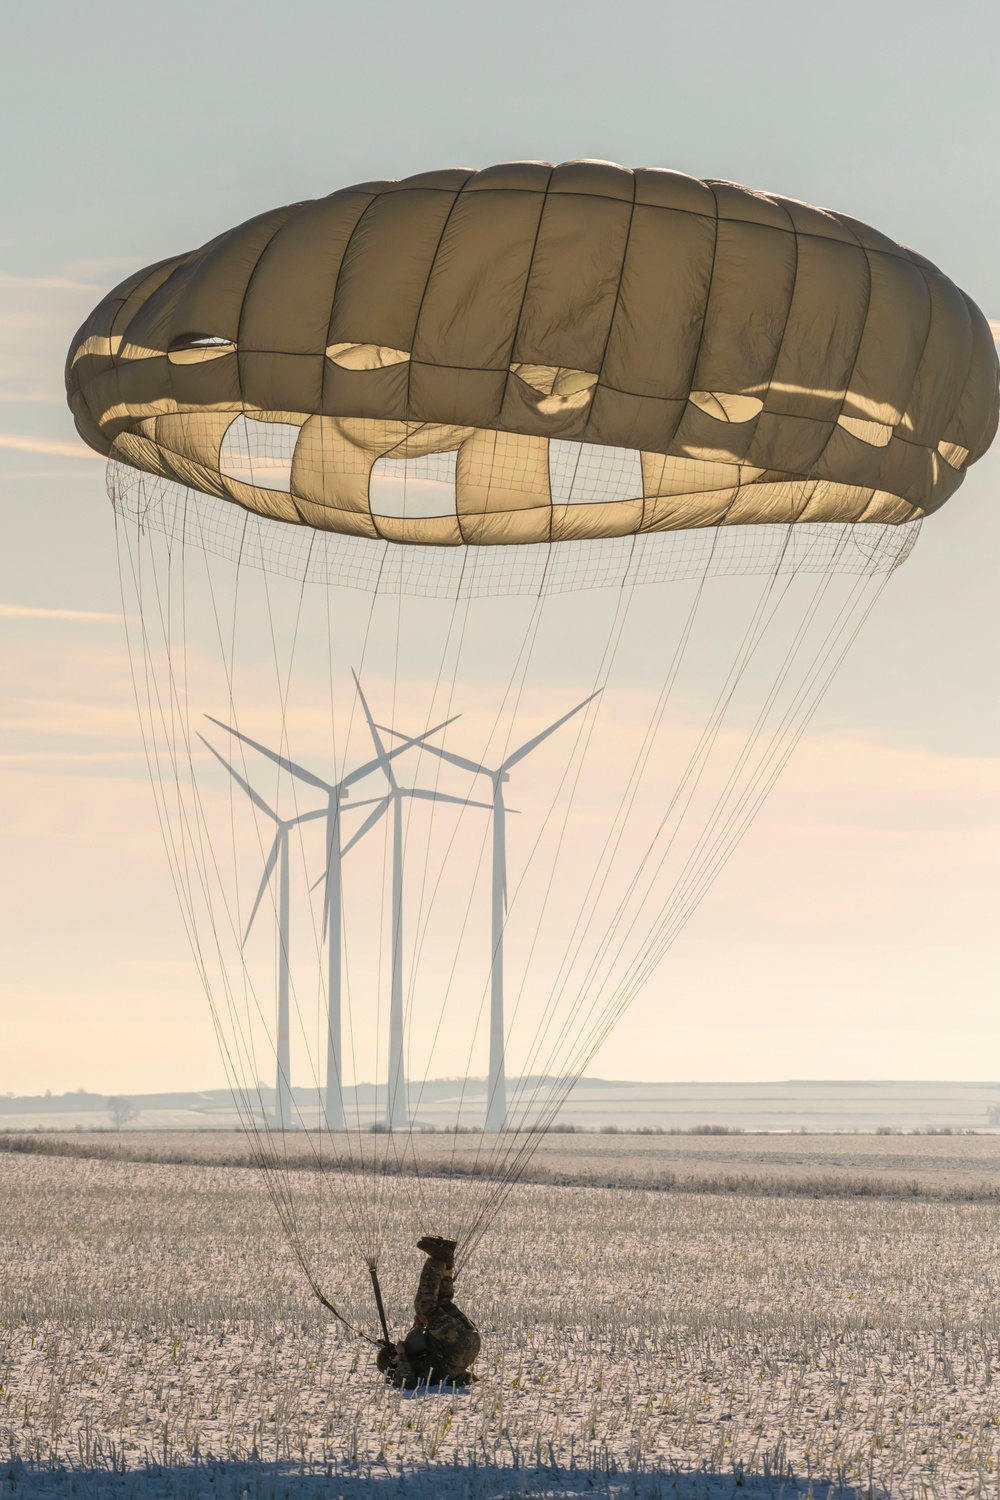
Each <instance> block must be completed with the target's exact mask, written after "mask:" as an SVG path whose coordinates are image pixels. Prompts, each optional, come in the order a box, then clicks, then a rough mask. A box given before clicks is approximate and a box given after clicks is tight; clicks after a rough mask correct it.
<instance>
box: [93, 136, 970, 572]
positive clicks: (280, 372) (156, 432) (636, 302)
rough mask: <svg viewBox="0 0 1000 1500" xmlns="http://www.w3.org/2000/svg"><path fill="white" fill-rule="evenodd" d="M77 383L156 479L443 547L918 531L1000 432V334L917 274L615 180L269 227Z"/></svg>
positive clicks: (942, 280)
mask: <svg viewBox="0 0 1000 1500" xmlns="http://www.w3.org/2000/svg"><path fill="white" fill-rule="evenodd" d="M67 384H68V392H69V400H70V404H71V406H72V409H73V412H74V415H75V417H76V422H77V426H78V428H79V431H80V433H81V435H82V436H83V437H84V439H85V440H86V441H87V442H88V443H89V444H90V445H91V446H92V447H94V448H96V449H98V451H100V452H102V453H106V454H110V455H112V456H113V457H115V458H116V459H119V460H121V461H124V462H125V463H127V464H130V465H132V466H134V467H135V468H138V469H141V470H146V471H148V472H150V473H152V474H156V475H160V476H163V477H164V478H167V479H175V480H177V481H179V482H180V483H181V484H183V485H186V486H190V487H192V488H194V489H197V490H201V491H203V492H206V493H208V494H211V495H215V496H219V497H221V498H223V499H229V500H233V501H235V502H236V503H237V504H239V505H241V506H243V507H245V508H246V509H247V510H250V511H254V512H257V513H259V514H261V515H264V516H269V517H272V518H274V519H279V520H284V521H289V522H297V523H301V524H304V525H307V526H310V527H314V528H318V529H322V530H326V531H334V532H341V533H346V534H349V535H354V536H359V537H372V538H383V539H386V540H389V541H395V542H408V543H430V544H437V545H459V544H462V543H468V544H473V545H490V544H497V543H501V544H503V543H532V542H534V543H538V542H550V541H562V540H570V539H582V538H601V537H613V536H628V535H631V534H635V533H641V532H655V531H666V530H678V529H686V528H692V527H714V526H719V525H748V524H749V525H755V524H773V523H781V524H787V523H789V522H817V521H819V522H822V521H837V522H852V521H871V522H881V523H887V522H888V523H902V522H906V521H911V520H914V519H918V518H920V517H921V516H923V515H926V514H927V513H929V512H931V511H934V510H936V509H938V508H939V507H940V506H941V505H942V504H943V503H944V502H945V501H946V500H947V499H948V497H949V496H950V495H951V494H953V493H954V491H955V490H956V489H957V487H958V485H959V484H960V483H961V481H962V478H963V476H964V472H965V469H966V468H967V466H968V465H969V464H970V463H972V462H974V461H975V460H976V459H977V458H979V457H980V456H981V454H982V453H983V452H984V451H985V450H986V448H987V447H988V446H989V443H990V441H991V439H992V436H993V433H994V431H995V429H996V425H997V358H996V351H995V349H994V345H993V341H992V337H991V334H990V330H989V327H988V324H987V322H986V319H985V318H984V317H983V315H982V313H981V312H980V311H979V309H978V308H977V307H976V306H975V304H974V303H972V302H971V301H970V299H969V298H968V297H966V296H965V295H964V293H962V292H961V291H960V290H959V289H958V288H957V287H956V286H955V285H954V284H953V283H952V282H951V281H949V280H948V278H947V277H946V276H943V275H942V274H941V272H940V271H938V270H937V268H936V267H935V266H933V265H932V264H931V263H930V262H929V261H927V260H925V259H924V258H923V257H922V256H920V255H917V254H915V253H914V252H913V251H911V250H907V249H904V248H903V247H902V246H900V245H897V244H895V243H893V242H892V241H891V240H889V239H887V238H886V237H885V236H884V235H882V234H879V233H878V232H877V231H875V230H873V229H870V228H868V227H867V226H866V225H864V224H861V223H858V222H857V221H856V220H854V219H851V218H850V217H848V216H846V215H844V214H835V213H831V212H829V211H827V210H824V209H817V208H812V207H809V206H808V205H806V204H804V203H799V202H795V201H793V200H790V199H786V198H780V197H776V196H775V195H773V194H763V193H758V192H752V191H750V190H748V189H746V188H742V187H737V186H735V185H733V184H731V183H726V182H716V181H708V182H701V181H699V180H697V179H696V178H692V177H687V176H684V175H683V174H681V173H678V172H670V171H663V170H659V169H642V170H637V171H630V170H628V169H626V168H623V167H619V166H614V165H612V164H610V163H606V162H594V161H577V162H569V163H566V164H564V165H562V166H557V167H552V166H549V165H547V164H544V163H539V162H513V163H507V164H503V165H499V166H494V167H489V168H487V169H486V170H484V171H480V172H473V171H466V170H448V171H441V172H430V173H424V174H421V175H420V176H416V177H410V178H406V179H404V180H403V181H398V182H395V181H389V182H373V183H363V184H360V185H358V186H356V187H350V188H345V189H343V190H342V191H340V192H336V193H333V194H331V195H330V196H329V197H327V198H322V199H318V200H316V201H314V202H305V203H294V204H291V205H288V206H287V207H284V208H279V209H275V210H274V211H272V212H270V213H264V214H260V215H258V216H257V217H256V218H253V219H250V220H249V221H248V222H247V223H245V224H242V225H240V226H239V227H237V228H235V229H233V230H230V231H229V232H228V233H226V234H223V235H221V236H219V237H218V238H217V239H215V240H212V241H210V242H209V244H207V245H205V246H204V247H202V248H201V249H199V250H196V251H193V252H192V253H190V254H187V255H180V256H176V257H173V258H172V259H169V260H165V261H162V262H160V263H159V264H158V265H156V266H153V267H150V268H147V269H146V270H144V271H141V272H139V273H138V274H137V275H135V276H133V277H131V278H130V279H129V280H128V281H125V282H123V283H122V285H121V286H120V287H118V288H117V289H116V290H115V291H113V292H111V293H110V294H109V295H108V296H107V297H106V298H105V299H104V300H103V301H102V302H101V303H100V305H99V306H98V307H97V308H96V309H95V311H94V313H93V314H92V315H91V317H90V318H89V319H88V320H87V322H86V323H85V324H84V326H83V328H81V330H80V332H79V334H78V335H77V337H76V339H75V340H74V343H73V347H72V349H71V351H70V356H69V364H68V372H67ZM404 480H405V481H407V485H406V488H405V491H404V487H403V481H404Z"/></svg>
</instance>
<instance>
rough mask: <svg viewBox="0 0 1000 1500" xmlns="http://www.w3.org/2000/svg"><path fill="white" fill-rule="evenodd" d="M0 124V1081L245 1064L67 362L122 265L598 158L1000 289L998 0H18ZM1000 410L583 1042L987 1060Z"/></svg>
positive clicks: (213, 1081) (694, 1065)
mask: <svg viewBox="0 0 1000 1500" xmlns="http://www.w3.org/2000/svg"><path fill="white" fill-rule="evenodd" d="M4 33H5V47H4V52H3V58H2V61H0V128H2V131H3V139H4V141H5V142H6V143H7V148H6V151H5V162H4V187H3V202H4V213H3V218H2V222H0V504H2V506H3V511H4V518H5V546H4V548H3V553H2V556H0V636H2V638H3V647H2V651H0V724H2V730H0V829H2V832H3V842H4V849H5V857H4V859H3V861H2V863H0V886H2V897H0V946H2V951H3V955H4V958H3V964H2V966H0V969H2V978H0V984H2V991H0V1092H2V1091H10V1092H16V1093H29V1092H36V1091H43V1090H44V1089H46V1088H51V1089H52V1090H53V1091H55V1092H59V1091H62V1090H63V1089H70V1088H77V1087H86V1088H88V1089H93V1090H95V1091H106V1092H109V1093H111V1092H142V1091H145V1090H152V1089H158V1088H178V1089H180V1088H201V1087H211V1086H217V1085H218V1084H219V1083H220V1082H221V1081H222V1075H221V1068H220V1064H219V1060H218V1057H217V1053H216V1050H215V1042H214V1038H213V1035H212V1031H211V1027H210V1025H209V1019H208V1012H207V1007H206V1004H205V1000H204V997H203V995H202V993H201V990H200V988H199V985H198V981H197V976H196V974H195V972H194V968H193V966H192V964H191V961H190V958H189V955H188V950H187V947H186V943H185V939H184V934H183V930H182V927H181V923H180V920H179V917H178V916H177V914H176V911H175V910H174V909H173V907H172V905H171V897H170V890H169V880H168V879H167V876H166V872H165V866H164V861H163V851H162V847H161V844H160V841H159V831H158V827H157V823H156V817H155V811H154V807H153V802H152V798H151V796H150V793H149V789H148V787H147V785H146V784H145V782H144V776H145V769H144V766H143V764H142V760H141V755H140V752H139V745H138V739H137V734H136V728H135V718H134V704H133V702H132V697H131V692H132V690H131V682H130V678H129V675H128V667H127V662H126V658H125V650H124V640H123V632H122V627H121V624H120V610H121V600H120V592H119V581H118V575H117V564H116V553H115V546H114V539H113V528H112V517H111V511H110V507H109V505H108V503H107V500H106V498H105V496H104V477H103V465H102V462H101V461H100V460H99V459H98V458H97V457H96V455H93V454H91V453H89V451H88V450H87V449H86V448H84V447H83V445H82V444H81V443H80V442H79V441H78V440H77V439H76V437H75V434H74V431H73V427H72V422H71V420H70V417H69V413H68V411H67V409H66V407H65V404H64V398H63V394H62V362H63V359H64V355H65V350H66V347H67V345H68V343H69V340H70V338H71V337H72V334H73V332H74V331H75V329H76V327H77V326H78V324H79V323H80V322H81V321H82V319H83V317H84V316H85V315H86V313H87V312H88V311H89V310H90V308H91V307H92V306H93V305H94V303H96V302H97V301H98V300H99V298H100V297H101V295H102V294H103V292H104V291H105V290H106V289H107V288H108V287H109V286H111V285H113V284H114V283H115V282H116V281H117V280H119V279H121V278H122V277H123V276H124V275H126V274H127V273H128V272H129V271H131V270H132V269H134V268H136V267H138V266H141V265H144V264H146V263H149V262H151V261H154V260H157V259H160V258H162V257H164V256H166V255H168V254H171V253H173V252H175V251H178V250H184V249H188V248H190V247H191V246H192V245H195V244H197V243H200V242H201V241H203V240H205V239H208V238H209V237H211V236H212V235H214V234H215V233H217V232H218V231H220V230H221V229H224V228H226V227H229V226H230V225H232V224H235V223H237V222H239V221H240V220H242V219H244V218H246V217H248V216H250V215H251V214H254V213H257V212H259V211H261V210H264V209H266V208H269V207H273V206H274V205H276V204H279V203H283V202H289V201H293V200H297V199H299V198H303V197H315V196H320V195H322V194H324V193H326V192H329V191H332V190H333V189H335V188H337V187H341V186H344V185H347V184H349V183H351V182H355V181H364V180H367V179H371V178H377V177H401V176H405V175H408V174H410V173H413V172H417V171H422V170H426V169H430V168H434V167H439V166H446V165H447V166H451V165H463V166H464V165H470V166H484V165H488V164H489V163H491V162H496V161H502V160H509V159H518V158H534V159H548V160H554V161H559V160H566V159H571V158H574V157H599V158H603V159H609V160H614V161H620V162H623V163H626V164H629V165H635V166H646V165H655V166H667V167H673V168H677V169H680V170H682V171H685V172H689V173H693V174H695V175H700V176H707V177H719V178H724V179H730V180H734V181H737V182H743V183H746V184H747V185H749V186H752V187H756V188H761V189H764V190H771V191H775V192H778V193H783V194H787V195H789V196H792V197H797V198H804V199H806V200H808V201H810V202H814V203H818V204H821V205H825V206H829V207H832V208H836V209H839V210H842V211H845V212H847V213H850V214H852V215H855V216H856V217H858V218H860V219H862V220H867V221H868V222H871V223H873V224H875V225H877V226H878V227H879V228H880V229H882V230H883V231H885V232H887V233H888V234H890V235H892V236H893V237H895V238H897V239H899V240H901V241H902V242H903V243H905V244H908V245H912V246H913V247H914V248H916V249H918V250H919V251H921V252H922V253H923V254H924V255H927V256H929V257H930V258H931V259H932V260H934V261H935V262H936V263H937V264H938V265H940V266H941V268H942V269H943V270H944V271H945V272H946V273H947V274H948V275H950V276H951V277H952V278H953V279H954V280H955V281H957V282H958V284H959V285H960V286H962V287H963V289H965V290H966V291H967V292H969V293H970V294H971V295H972V296H973V297H974V298H975V299H976V301H977V302H978V303H979V305H980V306H981V307H982V308H983V310H984V312H985V313H986V314H987V316H988V317H990V318H992V319H998V320H1000V256H998V253H997V251H998V246H1000V197H998V194H997V192H996V186H995V174H996V151H997V142H998V140H1000V105H998V94H997V88H996V58H997V55H998V50H1000V10H998V8H997V6H996V4H995V3H994V0H983V3H976V0H955V3H953V4H952V5H950V6H949V7H948V11H947V24H943V12H942V10H941V7H940V5H939V4H936V3H934V4H932V3H929V0H900V3H896V0H874V3H872V0H866V3H863V4H862V3H855V0H848V3H844V4H841V5H839V6H837V7H835V8H830V7H820V6H817V5H812V4H808V3H805V4H803V3H802V0H795V3H778V0H764V3H760V4H757V5H754V6H747V5H745V4H742V3H740V4H737V3H732V0H720V3H718V4H715V5H712V6H707V5H704V6H690V5H688V6H683V7H682V6H679V5H676V4H673V3H669V0H657V3H639V0H617V3H615V4H614V5H612V4H610V3H607V0H602V3H592V0H574V3H569V0H549V3H548V4H546V5H544V6H539V5H537V4H526V3H522V0H507V3H506V4H505V5H503V6H502V7H496V6H490V7H486V6H470V5H467V4H452V3H445V0H427V3H425V4H423V5H421V6H420V7H416V6H413V5H407V4H394V3H386V0H366V3H365V4H363V5H362V4H343V3H339V0H323V3H319V0H311V3H307V0H283V4H282V5H281V6H280V7H276V6H274V5H273V4H260V3H255V0H242V3H239V4H234V3H229V0H196V3H192V0H175V3H173V4H172V5H171V6H169V7H163V6H146V5H140V6H137V5H135V4H134V3H127V4H125V3H119V0H112V3H101V0H88V3H86V4H84V5H81V4H79V3H77V0H65V3H55V0H32V3H31V4H27V3H17V0H15V3H14V4H11V5H9V6H8V7H6V9H5V17H4ZM998 482H1000V448H998V449H997V450H995V451H994V452H993V453H992V454H990V455H988V456H987V457H986V458H985V459H984V460H983V461H982V462H981V463H980V464H979V465H978V466H977V467H976V468H975V469H974V470H973V471H972V472H971V473H970V476H969V478H968V480H967V481H966V483H965V485H964V486H963V488H962V489H961V491H960V492H959V494H958V495H957V496H956V497H955V499H954V500H953V501H952V502H950V503H949V505H948V506H947V507H946V508H945V510H944V512H943V513H941V514H940V515H938V516H936V517H933V518H931V520H930V521H928V523H927V524H926V525H925V527H924V534H923V536H922V538H921V541H920V543H919V545H918V547H917V549H916V551H915V553H914V555H913V557H912V558H911V559H910V561H909V562H908V563H907V564H906V565H905V567H904V568H903V569H901V570H900V572H899V574H898V575H897V576H896V577H895V578H894V579H893V580H892V582H891V583H890V586H889V588H888V589H887V591H886V594H885V596H884V598H883V599H882V601H881V603H880V605H879V608H878V610H877V612H876V614H875V615H873V617H872V619H871V620H870V621H869V622H868V625H867V627H866V630H865V633H864V636H863V638H862V640H861V642H860V643H859V646H858V648H857V650H856V651H855V653H854V655H853V657H852V658H851V659H850V660H849V661H848V663H847V664H846V666H845V667H844V669H843V671H842V673H841V675H840V677H839V678H838V681H837V683H836V684H835V687H834V689H833V690H832V691H831V694H830V695H829V697H828V699H827V700H826V702H825V705H824V707H823V710H822V712H821V714H820V716H819V717H818V718H817V720H816V721H815V723H814V725H813V727H812V729H811V731H810V734H809V736H808V737H807V740H806V741H805V742H804V744H803V746H802V747H801V750H800V752H799V754H798V756H797V758H796V760H795V761H794V762H793V764H792V766H791V767H790V769H789V772H788V774H787V775H786V777H785V780H784V782H783V784H782V786H781V787H780V789H779V790H778V791H777V792H776V793H775V794H774V796H773V798H772V800H771V801H770V803H769V804H768V806H767V808H766V809H765V811H764V812H763V813H762V815H761V817H760V819H759V821H758V823H757V825H756V828H755V830H754V833H753V835H752V840H751V841H749V842H748V845H747V847H746V848H745V849H744V850H743V851H741V854H740V859H742V860H747V861H749V860H753V861H755V864H754V870H755V872H756V873H755V892H756V895H755V899H754V901H753V902H751V903H747V902H746V901H745V900H741V899H739V895H740V890H741V879H742V877H740V875H739V873H738V870H736V871H731V872H730V873H728V874H727V876H726V877H724V878H723V880H721V881H720V883H719V884H718V886H717V887H716V888H715V890H714V891H713V892H712V894H711V896H710V897H709V899H708V900H707V901H706V902H705V904H704V905H703V906H702V908H701V910H700V911H699V913H698V914H697V916H696V917H695V919H694V920H693V921H692V923H691V924H690V926H689V928H688V930H687V932H686V933H685V936H684V938H683V940H682V941H681V942H680V943H679V944H678V945H677V947H676V948H675V950H674V952H673V954H672V956H671V958H670V960H669V964H668V965H667V966H665V967H664V968H663V969H662V970H660V971H659V972H658V974H657V976H656V977H655V979H654V980H653V981H652V982H651V984H650V985H649V986H648V987H647V990H646V991H645V992H644V993H643V995H641V996H640V997H639V999H637V1000H636V1002H635V1003H634V1005H633V1007H632V1009H631V1011H630V1012H629V1013H628V1014H627V1015H626V1017H625V1018H624V1019H623V1021H622V1022H621V1023H620V1025H619V1027H618V1029H617V1031H616V1032H615V1033H614V1035H613V1036H612V1038H611V1039H610V1040H609V1042H608V1043H607V1044H606V1045H605V1047H604V1049H603V1051H602V1052H601V1054H600V1055H599V1057H598V1058H597V1059H596V1060H595V1062H594V1063H593V1064H592V1066H591V1068H590V1071H591V1072H594V1073H598V1074H601V1075H603V1076H616V1077H623V1078H649V1077H655V1078H661V1079H720V1078H732V1079H747V1080H749V1079H759V1078H769V1077H788V1076H794V1077H798V1078H828V1077H851V1078H917V1077H937V1078H945V1077H947V1078H996V1077H1000V1052H998V1043H1000V1023H998V1019H997V1014H998V1007H997V1004H996V1001H997V996H998V983H997V981H998V977H1000V975H998V969H1000V965H998V950H997V938H996V910H997V896H998V894H1000V890H998V887H1000V874H998V858H997V850H998V842H997V837H996V835H997V825H998V822H1000V734H998V730H1000V722H998V719H1000V716H998V710H997V691H996V685H997V683H998V681H1000V659H998V658H1000V644H998V643H1000V591H998V589H997V587H996V568H997V562H996V559H997V557H998V555H1000V507H998V501H997V489H998Z"/></svg>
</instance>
